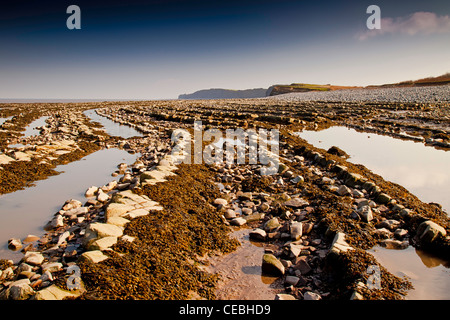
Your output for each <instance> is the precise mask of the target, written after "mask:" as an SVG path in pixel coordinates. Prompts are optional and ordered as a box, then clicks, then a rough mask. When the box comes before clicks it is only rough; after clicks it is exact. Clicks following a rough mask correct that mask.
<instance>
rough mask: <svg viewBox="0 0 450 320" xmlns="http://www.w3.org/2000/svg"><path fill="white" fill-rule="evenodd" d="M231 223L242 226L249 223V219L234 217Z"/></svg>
mask: <svg viewBox="0 0 450 320" xmlns="http://www.w3.org/2000/svg"><path fill="white" fill-rule="evenodd" d="M230 223H231V224H232V225H234V226H242V225H244V224H246V223H247V220H245V219H244V218H241V217H237V218H234V219H232V220H231V221H230Z"/></svg>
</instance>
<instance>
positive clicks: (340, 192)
mask: <svg viewBox="0 0 450 320" xmlns="http://www.w3.org/2000/svg"><path fill="white" fill-rule="evenodd" d="M351 193H352V190H351V189H350V188H349V187H347V186H345V185H341V186H340V187H339V189H338V190H337V194H338V195H340V196H346V195H350V194H351Z"/></svg>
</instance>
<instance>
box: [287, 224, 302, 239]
mask: <svg viewBox="0 0 450 320" xmlns="http://www.w3.org/2000/svg"><path fill="white" fill-rule="evenodd" d="M302 229H303V224H302V223H301V222H292V223H291V226H290V230H291V238H292V239H293V240H299V239H300V238H301V236H302Z"/></svg>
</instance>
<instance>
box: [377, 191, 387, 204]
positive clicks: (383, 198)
mask: <svg viewBox="0 0 450 320" xmlns="http://www.w3.org/2000/svg"><path fill="white" fill-rule="evenodd" d="M375 201H376V202H378V203H381V204H388V203H389V202H390V201H391V197H390V196H388V195H387V194H386V193H380V194H379V195H378V197H377V198H376V199H375Z"/></svg>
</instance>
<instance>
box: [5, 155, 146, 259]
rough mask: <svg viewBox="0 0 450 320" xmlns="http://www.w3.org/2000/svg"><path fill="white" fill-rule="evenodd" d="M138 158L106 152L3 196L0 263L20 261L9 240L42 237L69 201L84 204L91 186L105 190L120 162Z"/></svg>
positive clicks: (60, 167) (61, 169)
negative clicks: (46, 227)
mask: <svg viewBox="0 0 450 320" xmlns="http://www.w3.org/2000/svg"><path fill="white" fill-rule="evenodd" d="M138 156H139V154H134V155H131V154H129V153H127V152H126V151H123V150H119V149H105V150H100V151H97V152H95V153H92V154H90V155H88V156H86V157H84V158H82V159H81V160H79V161H74V162H71V163H69V164H66V165H61V166H58V167H56V171H58V172H61V173H60V174H59V175H56V176H51V177H49V178H48V179H46V180H40V181H37V182H36V183H35V186H34V187H29V188H26V189H24V190H19V191H16V192H13V193H9V194H5V195H1V196H0V221H1V223H0V259H2V258H3V259H12V260H14V261H18V260H20V259H21V257H22V254H21V253H20V252H13V251H11V250H9V249H8V248H7V241H8V239H10V238H20V239H22V240H23V239H24V238H25V237H26V236H27V235H28V234H33V235H36V236H42V235H43V234H44V233H45V232H44V230H43V226H44V225H45V224H46V223H47V222H48V221H49V220H50V219H51V218H52V217H53V215H54V214H55V213H56V212H58V211H59V210H60V209H61V207H62V205H63V204H64V202H65V201H66V200H68V199H77V200H79V201H81V202H82V203H84V202H85V201H86V198H85V197H84V192H85V191H86V189H87V188H89V187H90V186H92V185H95V186H100V187H101V186H103V185H105V184H107V183H108V182H110V181H112V180H114V179H115V178H113V177H111V173H112V172H114V171H115V170H116V169H117V165H118V164H119V163H121V162H125V163H133V162H134V161H135V160H136V159H137V157H138Z"/></svg>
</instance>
